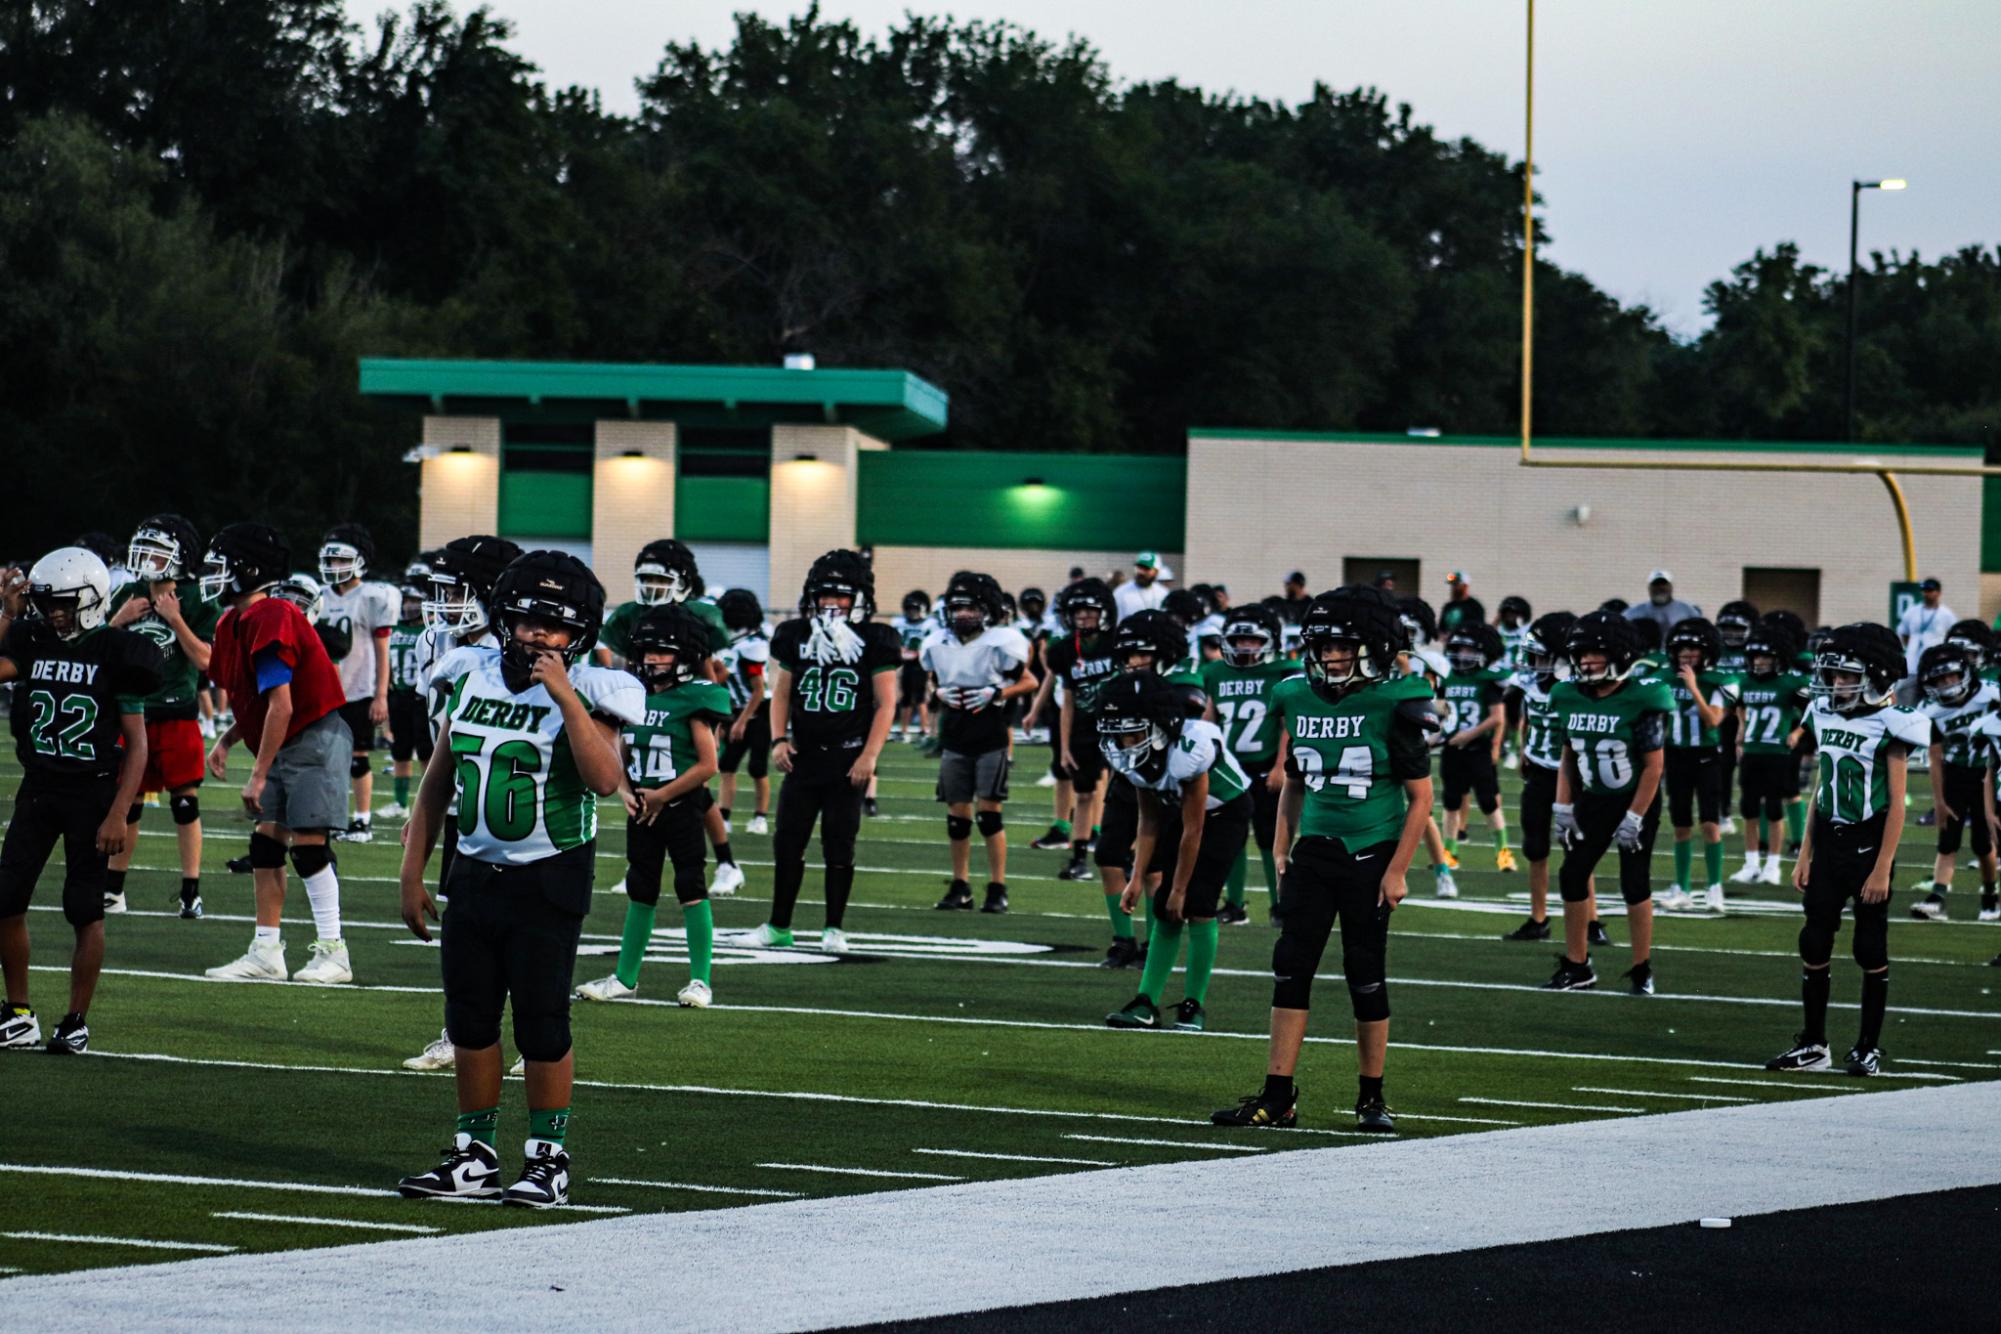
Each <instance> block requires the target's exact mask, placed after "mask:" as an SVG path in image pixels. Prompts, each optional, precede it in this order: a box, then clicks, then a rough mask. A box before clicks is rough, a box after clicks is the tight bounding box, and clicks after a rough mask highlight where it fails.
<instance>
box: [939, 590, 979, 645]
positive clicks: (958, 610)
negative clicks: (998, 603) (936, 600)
mask: <svg viewBox="0 0 2001 1334" xmlns="http://www.w3.org/2000/svg"><path fill="white" fill-rule="evenodd" d="M945 620H946V624H948V625H950V626H951V627H952V633H953V634H955V635H957V636H958V637H959V639H960V640H961V641H962V642H967V643H970V642H971V641H972V640H975V639H977V638H979V637H980V635H981V633H982V632H984V631H985V630H986V628H987V609H986V608H985V607H983V606H981V605H980V602H979V599H977V598H974V597H971V596H968V595H964V594H954V595H952V596H950V597H948V598H946V599H945Z"/></svg>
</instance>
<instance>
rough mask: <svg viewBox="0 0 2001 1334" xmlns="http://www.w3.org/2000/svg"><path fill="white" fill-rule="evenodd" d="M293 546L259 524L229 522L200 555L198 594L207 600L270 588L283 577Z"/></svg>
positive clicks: (276, 533) (290, 559)
mask: <svg viewBox="0 0 2001 1334" xmlns="http://www.w3.org/2000/svg"><path fill="white" fill-rule="evenodd" d="M291 563H292V549H291V548H290V547H288V546H286V545H285V539H284V538H282V537H280V536H278V530H277V529H275V528H271V527H267V526H266V525H264V524H261V523H232V524H227V525H225V526H224V527H223V528H221V529H220V530H218V531H217V533H216V535H215V536H214V537H211V538H210V539H209V540H208V552H207V554H206V555H204V556H203V558H202V572H201V595H202V596H203V597H205V598H207V599H208V600H209V601H210V602H214V601H216V600H217V599H218V598H225V597H236V596H240V595H242V594H245V593H255V592H256V591H257V590H259V589H261V588H269V587H270V586H271V585H272V584H275V583H277V582H278V581H279V580H280V579H283V578H284V577H285V571H286V567H287V566H289V565H290V564H291Z"/></svg>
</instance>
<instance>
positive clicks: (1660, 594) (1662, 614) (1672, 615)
mask: <svg viewBox="0 0 2001 1334" xmlns="http://www.w3.org/2000/svg"><path fill="white" fill-rule="evenodd" d="M1700 615H1702V608H1700V607H1698V606H1696V605H1695V604H1694V603H1693V602H1683V601H1682V600H1681V599H1680V598H1677V597H1676V596H1675V595H1674V576H1673V575H1671V574H1669V573H1668V572H1667V571H1666V570H1655V571H1654V572H1653V573H1652V574H1650V575H1648V576H1647V600H1646V601H1645V602H1642V603H1639V604H1638V605H1636V606H1631V607H1628V608H1626V619H1627V620H1629V621H1656V622H1658V623H1659V624H1660V627H1661V636H1662V637H1663V638H1665V637H1666V636H1667V632H1668V631H1670V630H1672V629H1674V627H1675V626H1676V625H1677V624H1679V623H1680V622H1682V621H1685V620H1687V619H1688V618H1689V617H1691V616H1700Z"/></svg>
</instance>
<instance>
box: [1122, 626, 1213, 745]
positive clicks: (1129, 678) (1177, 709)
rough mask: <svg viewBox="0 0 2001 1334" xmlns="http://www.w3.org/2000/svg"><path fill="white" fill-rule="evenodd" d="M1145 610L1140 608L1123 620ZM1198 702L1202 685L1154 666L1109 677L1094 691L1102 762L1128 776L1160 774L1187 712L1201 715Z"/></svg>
mask: <svg viewBox="0 0 2001 1334" xmlns="http://www.w3.org/2000/svg"><path fill="white" fill-rule="evenodd" d="M1148 614H1149V613H1146V612H1140V613H1138V614H1136V615H1134V616H1133V617H1131V618H1130V619H1129V620H1128V621H1127V622H1126V623H1125V624H1126V625H1130V624H1132V623H1133V622H1134V621H1137V620H1139V619H1140V617H1141V616H1145V615H1148ZM1152 614H1153V615H1159V613H1158V612H1155V613H1152ZM1163 619H1165V618H1163ZM1124 628H1125V627H1124V626H1121V627H1120V629H1121V630H1123V629H1124ZM1202 707H1203V699H1202V694H1201V692H1200V691H1198V690H1195V689H1193V688H1191V687H1189V686H1181V685H1174V684H1171V683H1169V682H1168V681H1166V680H1164V679H1162V678H1161V677H1159V676H1156V675H1155V674H1154V673H1152V672H1128V673H1126V674H1125V675H1123V676H1120V677H1118V678H1117V679H1115V680H1113V681H1111V682H1109V683H1107V684H1106V686H1105V689H1104V691H1103V693H1101V694H1100V695H1099V696H1098V746H1099V748H1100V749H1101V750H1103V752H1104V755H1105V763H1106V764H1107V765H1108V766H1110V768H1111V770H1112V772H1114V773H1118V774H1123V775H1125V776H1126V777H1128V778H1133V777H1140V778H1147V779H1158V778H1159V777H1160V775H1161V773H1162V772H1163V771H1164V770H1165V769H1166V768H1167V752H1168V749H1169V747H1171V746H1173V744H1174V743H1175V742H1176V741H1177V740H1179V739H1180V737H1181V729H1182V726H1183V725H1184V724H1185V723H1187V721H1188V720H1189V719H1190V718H1199V717H1200V716H1201V715H1202Z"/></svg>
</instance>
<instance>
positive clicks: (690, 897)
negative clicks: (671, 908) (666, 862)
mask: <svg viewBox="0 0 2001 1334" xmlns="http://www.w3.org/2000/svg"><path fill="white" fill-rule="evenodd" d="M707 897H709V886H708V882H707V881H705V880H703V879H702V868H701V867H699V866H690V867H688V868H687V869H686V870H683V869H682V868H681V867H678V866H677V867H675V868H674V898H675V900H676V901H678V902H680V903H700V902H701V901H702V900H703V899H706V898H707Z"/></svg>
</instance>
